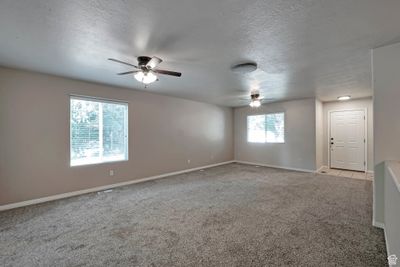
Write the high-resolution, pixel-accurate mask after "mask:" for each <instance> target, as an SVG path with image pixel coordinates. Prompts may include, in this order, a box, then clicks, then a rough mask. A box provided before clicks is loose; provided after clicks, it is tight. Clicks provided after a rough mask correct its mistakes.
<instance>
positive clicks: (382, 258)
mask: <svg viewBox="0 0 400 267" xmlns="http://www.w3.org/2000/svg"><path fill="white" fill-rule="evenodd" d="M371 197H372V184H371V181H366V180H356V179H349V178H342V177H333V176H327V175H319V174H310V173H301V172H292V171H285V170H278V169H272V168H264V167H259V168H257V167H255V166H249V165H241V164H229V165H224V166H220V167H216V168H212V169H207V170H205V171H203V172H200V171H197V172H192V173H188V174H182V175H177V176H172V177H169V178H165V179H162V180H157V181H153V182H146V183H141V184H136V185H132V186H126V187H122V188H119V189H114V191H113V192H111V193H102V194H96V193H93V194H87V195H83V196H79V197H74V198H70V199H65V200H60V201H55V202H51V203H46V204H41V205H36V206H30V207H26V208H20V209H16V210H11V211H6V212H2V213H0V266H384V265H385V264H386V252H385V244H384V237H383V232H382V230H380V229H377V228H374V227H372V226H371V221H372V219H371V213H372V210H371V208H372V207H371V206H372V200H371Z"/></svg>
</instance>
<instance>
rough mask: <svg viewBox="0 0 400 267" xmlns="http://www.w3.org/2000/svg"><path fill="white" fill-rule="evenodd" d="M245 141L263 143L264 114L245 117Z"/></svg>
mask: <svg viewBox="0 0 400 267" xmlns="http://www.w3.org/2000/svg"><path fill="white" fill-rule="evenodd" d="M247 141H248V142H251V143H265V115H255V116H248V117H247Z"/></svg>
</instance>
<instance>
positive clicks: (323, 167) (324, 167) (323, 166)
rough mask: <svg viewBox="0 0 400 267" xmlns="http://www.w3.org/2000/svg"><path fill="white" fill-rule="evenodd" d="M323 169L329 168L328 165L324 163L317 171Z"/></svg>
mask: <svg viewBox="0 0 400 267" xmlns="http://www.w3.org/2000/svg"><path fill="white" fill-rule="evenodd" d="M323 169H328V166H326V165H322V166H321V167H319V168H318V170H316V171H315V172H321V171H322V170H323Z"/></svg>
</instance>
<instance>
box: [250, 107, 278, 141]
mask: <svg viewBox="0 0 400 267" xmlns="http://www.w3.org/2000/svg"><path fill="white" fill-rule="evenodd" d="M247 141H248V142H250V143H284V142H285V114H284V113H272V114H265V115H254V116H248V117H247Z"/></svg>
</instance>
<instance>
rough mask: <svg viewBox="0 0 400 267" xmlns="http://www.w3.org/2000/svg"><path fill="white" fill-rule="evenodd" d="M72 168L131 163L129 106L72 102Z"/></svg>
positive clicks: (82, 100) (95, 101)
mask: <svg viewBox="0 0 400 267" xmlns="http://www.w3.org/2000/svg"><path fill="white" fill-rule="evenodd" d="M70 131H71V133H70V148H71V149H70V150H71V161H70V164H71V166H78V165H87V164H95V163H103V162H110V161H121V160H128V105H127V104H126V103H121V102H111V101H106V100H98V99H92V98H82V97H71V99H70Z"/></svg>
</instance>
